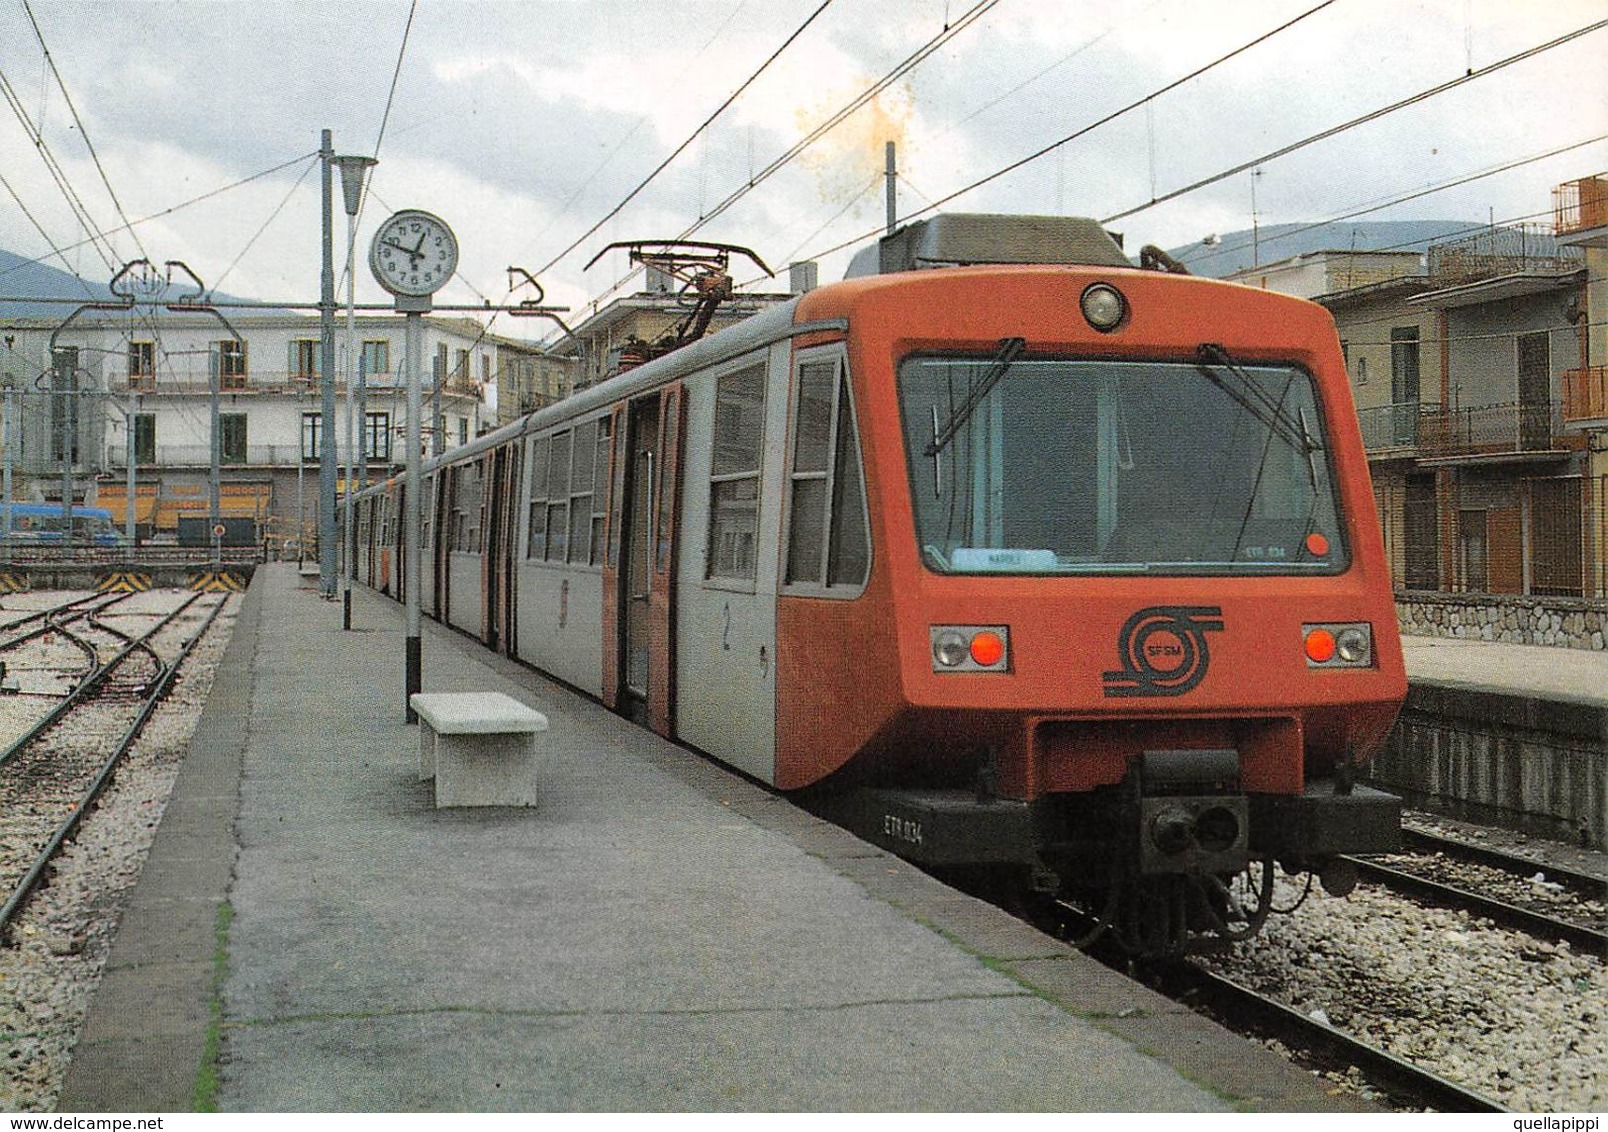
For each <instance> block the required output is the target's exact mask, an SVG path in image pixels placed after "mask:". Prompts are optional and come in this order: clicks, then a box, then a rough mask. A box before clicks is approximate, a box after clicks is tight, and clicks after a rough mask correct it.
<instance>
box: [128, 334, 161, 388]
mask: <svg viewBox="0 0 1608 1132" xmlns="http://www.w3.org/2000/svg"><path fill="white" fill-rule="evenodd" d="M128 387H129V388H130V389H154V388H156V343H155V342H130V343H129V344H128Z"/></svg>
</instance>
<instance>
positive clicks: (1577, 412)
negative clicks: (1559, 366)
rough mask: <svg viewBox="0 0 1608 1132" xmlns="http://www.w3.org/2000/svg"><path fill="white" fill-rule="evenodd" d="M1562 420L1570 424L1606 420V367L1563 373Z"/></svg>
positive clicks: (1607, 387)
mask: <svg viewBox="0 0 1608 1132" xmlns="http://www.w3.org/2000/svg"><path fill="white" fill-rule="evenodd" d="M1563 419H1564V420H1565V421H1566V422H1568V423H1570V424H1573V423H1576V422H1579V421H1601V420H1608V366H1587V367H1586V368H1585V369H1571V370H1565V371H1564V374H1563Z"/></svg>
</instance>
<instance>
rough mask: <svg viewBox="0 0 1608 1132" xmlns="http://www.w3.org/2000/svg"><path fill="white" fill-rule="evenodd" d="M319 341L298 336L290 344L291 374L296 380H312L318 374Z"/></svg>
mask: <svg viewBox="0 0 1608 1132" xmlns="http://www.w3.org/2000/svg"><path fill="white" fill-rule="evenodd" d="M319 345H320V343H319V341H318V339H317V338H297V339H295V340H294V341H292V342H291V344H290V362H289V366H288V368H289V369H290V376H291V378H292V379H293V380H295V381H312V380H313V379H314V378H316V377H317V376H318V354H319Z"/></svg>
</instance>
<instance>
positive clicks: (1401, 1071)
mask: <svg viewBox="0 0 1608 1132" xmlns="http://www.w3.org/2000/svg"><path fill="white" fill-rule="evenodd" d="M1411 843H1412V845H1413V846H1414V848H1415V849H1417V850H1419V852H1420V853H1421V854H1423V855H1425V856H1428V855H1431V854H1433V853H1436V852H1441V851H1443V847H1441V846H1440V845H1439V843H1438V842H1434V841H1430V840H1427V839H1419V838H1414V839H1411ZM1444 851H1445V852H1447V853H1450V852H1451V850H1444ZM1481 857H1482V863H1483V864H1484V865H1485V866H1486V867H1490V868H1497V867H1500V868H1502V869H1503V870H1504V871H1505V872H1507V873H1508V874H1509V876H1510V877H1513V876H1523V877H1525V878H1528V876H1529V875H1530V874H1533V873H1535V872H1536V871H1537V868H1538V865H1537V863H1536V862H1535V861H1534V860H1532V859H1527V858H1515V857H1510V856H1507V855H1502V854H1499V853H1494V852H1489V853H1485V854H1482V855H1481ZM1357 864H1358V866H1359V872H1360V873H1362V874H1363V879H1365V880H1366V881H1368V882H1369V884H1370V886H1372V887H1373V888H1375V889H1382V890H1385V891H1387V892H1388V893H1390V894H1391V895H1392V896H1394V897H1405V898H1406V900H1407V902H1408V903H1410V904H1412V905H1415V906H1420V907H1422V906H1425V905H1427V906H1430V907H1433V908H1436V909H1450V910H1452V911H1454V912H1455V913H1457V915H1458V916H1459V917H1460V919H1461V918H1462V917H1467V921H1468V922H1471V923H1477V922H1478V921H1480V920H1482V919H1483V920H1488V921H1490V922H1491V923H1492V924H1493V925H1496V926H1500V927H1505V928H1508V929H1511V930H1512V931H1514V932H1517V933H1520V934H1522V935H1524V936H1526V937H1531V938H1536V939H1541V940H1548V941H1564V942H1567V943H1568V944H1569V946H1570V947H1571V948H1574V949H1575V950H1576V951H1578V952H1579V953H1581V954H1582V955H1586V956H1592V955H1594V956H1599V957H1601V956H1603V955H1604V951H1605V949H1608V942H1605V941H1604V938H1603V933H1602V931H1601V930H1600V929H1598V928H1596V927H1593V926H1589V925H1582V924H1579V923H1573V922H1570V921H1567V920H1560V919H1558V918H1557V917H1555V916H1548V915H1545V914H1542V913H1538V912H1535V911H1533V910H1530V909H1524V908H1519V907H1517V906H1514V905H1512V904H1509V903H1507V902H1504V901H1500V900H1493V899H1492V898H1491V897H1489V896H1486V895H1482V894H1481V893H1479V892H1476V891H1471V890H1470V887H1469V886H1468V885H1463V886H1458V885H1449V884H1444V883H1437V882H1435V881H1430V880H1426V879H1425V878H1422V877H1417V876H1414V875H1413V874H1412V873H1410V872H1408V871H1407V870H1406V869H1405V868H1389V867H1387V866H1382V865H1378V864H1377V863H1375V862H1372V861H1364V860H1360V859H1359V860H1358V861H1357ZM1545 870H1546V872H1547V875H1548V876H1553V875H1554V874H1555V875H1557V876H1558V877H1560V878H1562V880H1561V881H1560V882H1557V883H1567V884H1570V885H1578V886H1580V887H1581V888H1582V889H1583V890H1585V891H1586V892H1587V894H1588V895H1589V894H1591V893H1592V891H1593V889H1595V891H1597V892H1600V891H1601V889H1602V887H1603V883H1602V881H1601V879H1600V878H1597V877H1594V876H1591V875H1590V874H1585V873H1578V874H1571V873H1570V872H1569V871H1568V870H1564V869H1554V868H1553V867H1551V866H1546V867H1545ZM978 895H982V896H984V897H985V898H987V897H988V894H986V893H979V894H978ZM1287 903H1289V899H1288V897H1287V896H1286V897H1281V898H1280V900H1279V905H1280V907H1283V906H1285V905H1286V904H1287ZM1337 903H1344V902H1337ZM1015 910H1016V911H1018V912H1019V913H1020V912H1022V910H1023V909H1022V908H1021V906H1020V905H1018V906H1017V907H1016V909H1015ZM1440 914H1444V913H1440ZM1028 918H1029V919H1031V920H1033V921H1034V922H1035V923H1036V924H1037V926H1039V927H1040V929H1041V930H1044V931H1046V932H1048V933H1049V934H1052V935H1056V936H1058V937H1060V938H1062V939H1068V940H1071V939H1077V938H1078V937H1079V936H1081V935H1083V934H1084V933H1085V932H1087V931H1088V929H1089V928H1090V927H1091V926H1092V920H1090V919H1088V918H1087V917H1086V916H1085V915H1084V914H1083V912H1082V910H1081V909H1076V908H1071V907H1068V906H1066V905H1064V904H1059V903H1057V904H1054V905H1048V906H1040V908H1039V909H1038V910H1037V912H1036V913H1034V914H1030V915H1029V916H1028ZM1433 942H1434V936H1433V933H1431V935H1430V936H1428V937H1426V939H1425V941H1424V944H1425V945H1430V944H1433ZM1398 943H1399V946H1402V947H1405V946H1408V941H1407V939H1406V938H1401V939H1399V941H1398ZM1259 945H1260V944H1259V943H1255V942H1253V943H1250V944H1246V945H1245V946H1246V947H1248V948H1255V947H1257V946H1259ZM1414 946H1417V945H1416V944H1415V945H1414ZM1090 951H1091V954H1093V955H1094V956H1095V957H1096V958H1099V959H1101V960H1102V961H1103V962H1106V963H1107V964H1108V965H1111V966H1113V967H1116V968H1117V969H1119V970H1123V971H1125V972H1127V973H1129V974H1134V975H1138V976H1139V977H1141V978H1143V979H1144V980H1145V981H1146V982H1148V983H1150V984H1151V985H1153V986H1155V987H1156V988H1157V989H1158V990H1160V991H1162V992H1163V993H1165V994H1167V995H1169V996H1170V997H1172V998H1174V999H1176V1000H1178V1001H1180V1002H1183V1003H1185V1004H1186V1005H1189V1006H1191V1007H1192V1008H1195V1009H1198V1010H1202V1011H1204V1012H1206V1013H1208V1014H1209V1015H1211V1016H1212V1017H1214V1018H1216V1019H1217V1020H1218V1021H1220V1022H1222V1023H1223V1024H1224V1025H1226V1026H1228V1027H1229V1028H1231V1029H1233V1030H1235V1031H1237V1032H1240V1033H1245V1034H1248V1035H1251V1036H1255V1037H1257V1038H1261V1039H1273V1040H1276V1041H1277V1042H1278V1043H1279V1044H1280V1045H1282V1046H1283V1047H1284V1048H1285V1049H1286V1050H1287V1051H1290V1052H1291V1054H1292V1055H1293V1056H1294V1057H1295V1059H1296V1060H1297V1061H1298V1062H1301V1063H1303V1064H1309V1065H1311V1066H1313V1067H1320V1068H1323V1069H1327V1070H1332V1071H1337V1072H1339V1073H1342V1074H1346V1075H1348V1076H1350V1075H1351V1074H1349V1073H1348V1072H1347V1071H1348V1070H1350V1069H1352V1068H1354V1069H1355V1070H1356V1071H1357V1072H1359V1073H1360V1074H1361V1075H1362V1079H1363V1081H1365V1082H1366V1083H1367V1085H1369V1086H1371V1087H1372V1088H1373V1089H1375V1090H1377V1091H1378V1092H1379V1093H1381V1094H1383V1095H1384V1096H1385V1097H1386V1098H1388V1101H1389V1103H1390V1104H1391V1105H1392V1106H1394V1107H1399V1108H1404V1109H1425V1108H1428V1109H1434V1110H1437V1111H1442V1112H1506V1111H1510V1110H1509V1109H1508V1107H1507V1106H1506V1105H1504V1104H1503V1103H1502V1101H1500V1100H1498V1099H1494V1098H1493V1097H1492V1096H1491V1095H1488V1094H1487V1093H1484V1092H1481V1091H1480V1090H1479V1089H1478V1088H1474V1087H1470V1086H1469V1085H1465V1084H1462V1083H1459V1082H1458V1081H1454V1080H1452V1079H1451V1078H1450V1077H1448V1076H1446V1075H1444V1074H1442V1073H1440V1072H1437V1071H1436V1070H1435V1069H1434V1068H1433V1067H1427V1066H1424V1065H1420V1064H1417V1063H1416V1062H1415V1061H1414V1060H1413V1059H1411V1058H1408V1057H1403V1056H1400V1055H1398V1054H1396V1053H1392V1052H1391V1051H1390V1050H1388V1049H1386V1048H1384V1047H1383V1046H1382V1045H1379V1044H1376V1043H1375V1042H1374V1041H1371V1040H1368V1039H1367V1038H1365V1037H1359V1036H1357V1035H1355V1034H1353V1033H1350V1032H1348V1031H1347V1029H1345V1028H1342V1027H1340V1026H1337V1025H1334V1024H1331V1023H1330V1022H1329V1020H1328V1019H1327V1017H1326V1016H1325V1015H1324V1014H1323V1013H1322V1012H1320V1011H1310V1012H1309V1010H1308V1009H1307V1008H1297V1007H1295V1006H1291V1005H1288V1004H1287V1003H1286V1002H1284V1001H1281V1000H1280V998H1279V997H1277V994H1278V990H1279V989H1280V988H1278V987H1277V982H1278V980H1274V986H1273V988H1272V989H1269V990H1268V992H1267V993H1263V991H1260V990H1257V989H1256V988H1255V987H1253V986H1250V985H1247V983H1246V982H1245V981H1242V980H1241V979H1239V978H1237V977H1235V976H1234V975H1232V974H1231V973H1225V972H1224V971H1223V970H1214V969H1212V967H1214V966H1216V965H1217V964H1216V961H1215V959H1213V958H1203V959H1186V960H1178V961H1169V962H1159V963H1148V964H1144V965H1142V966H1141V967H1139V968H1134V967H1133V965H1132V964H1131V963H1130V962H1129V960H1128V958H1127V957H1126V956H1124V955H1121V954H1119V953H1118V952H1117V951H1116V950H1115V949H1110V950H1103V949H1102V948H1101V947H1098V946H1097V947H1095V948H1091V949H1090ZM1432 956H1433V952H1429V953H1426V955H1425V959H1424V961H1425V962H1426V963H1433V962H1435V960H1434V959H1433V957H1432ZM1319 961H1320V962H1327V963H1332V964H1335V965H1336V966H1350V967H1351V968H1352V969H1353V970H1354V971H1355V972H1356V973H1357V975H1358V976H1359V977H1361V978H1362V979H1364V980H1367V979H1368V978H1369V973H1368V967H1367V964H1366V963H1365V962H1363V961H1361V957H1354V958H1351V959H1344V958H1340V957H1339V953H1326V954H1325V955H1324V956H1322V957H1321V959H1320V960H1319ZM1260 981H1261V983H1262V985H1263V986H1268V985H1269V983H1268V980H1266V979H1265V978H1263V979H1261V980H1260ZM1462 1024H1465V1023H1464V1022H1463V1021H1462V1020H1460V1019H1458V1018H1456V1017H1450V1016H1449V1017H1447V1018H1446V1019H1445V1026H1446V1028H1447V1033H1449V1034H1451V1035H1454V1036H1452V1037H1451V1038H1449V1042H1450V1044H1452V1045H1457V1044H1460V1043H1459V1042H1458V1040H1457V1038H1456V1037H1455V1034H1456V1032H1457V1028H1458V1027H1459V1026H1460V1025H1462ZM1387 1029H1388V1028H1387Z"/></svg>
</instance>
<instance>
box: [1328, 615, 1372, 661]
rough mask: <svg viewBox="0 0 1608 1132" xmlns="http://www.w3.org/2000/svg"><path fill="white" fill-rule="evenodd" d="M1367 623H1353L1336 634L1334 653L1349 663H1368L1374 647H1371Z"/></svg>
mask: <svg viewBox="0 0 1608 1132" xmlns="http://www.w3.org/2000/svg"><path fill="white" fill-rule="evenodd" d="M1370 644H1371V642H1370V641H1369V640H1368V633H1367V626H1366V625H1352V626H1349V627H1348V628H1345V629H1341V630H1340V631H1339V632H1338V633H1336V634H1335V635H1334V654H1335V655H1336V656H1338V657H1339V658H1340V659H1341V660H1343V661H1345V662H1346V663H1347V664H1367V663H1368V658H1369V656H1370V655H1371V654H1372V652H1373V649H1372V648H1371V647H1369V646H1370Z"/></svg>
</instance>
